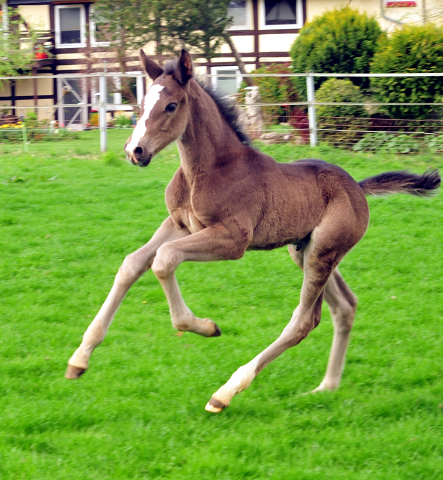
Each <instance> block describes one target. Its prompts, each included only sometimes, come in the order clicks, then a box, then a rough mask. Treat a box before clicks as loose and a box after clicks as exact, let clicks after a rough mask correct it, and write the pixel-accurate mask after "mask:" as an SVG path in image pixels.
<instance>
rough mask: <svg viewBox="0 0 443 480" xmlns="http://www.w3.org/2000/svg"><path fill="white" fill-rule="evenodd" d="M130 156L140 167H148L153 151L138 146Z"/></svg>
mask: <svg viewBox="0 0 443 480" xmlns="http://www.w3.org/2000/svg"><path fill="white" fill-rule="evenodd" d="M128 156H129V160H130V161H131V162H132V163H133V164H134V165H138V166H139V167H147V166H148V165H149V163H150V162H151V158H152V153H149V152H147V151H146V149H145V148H143V147H141V146H137V147H135V148H134V150H133V151H132V153H131V154H130V155H128Z"/></svg>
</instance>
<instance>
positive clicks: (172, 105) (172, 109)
mask: <svg viewBox="0 0 443 480" xmlns="http://www.w3.org/2000/svg"><path fill="white" fill-rule="evenodd" d="M176 109H177V104H176V103H170V104H169V105H168V106H167V107H166V108H165V112H168V113H174V112H175V111H176Z"/></svg>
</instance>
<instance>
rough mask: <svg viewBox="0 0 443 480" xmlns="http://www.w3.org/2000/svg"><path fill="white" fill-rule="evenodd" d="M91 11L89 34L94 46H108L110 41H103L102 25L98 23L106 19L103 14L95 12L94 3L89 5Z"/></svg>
mask: <svg viewBox="0 0 443 480" xmlns="http://www.w3.org/2000/svg"><path fill="white" fill-rule="evenodd" d="M89 12H90V17H89V34H90V37H91V45H92V46H93V47H108V46H109V45H110V42H106V41H103V40H102V39H101V38H100V35H99V32H100V27H99V26H98V25H97V23H100V22H103V20H104V19H103V18H102V17H101V16H99V15H97V13H95V11H94V6H93V5H91V6H90V7H89ZM102 33H103V32H102ZM98 39H99V40H98Z"/></svg>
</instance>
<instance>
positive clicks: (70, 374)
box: [65, 365, 86, 380]
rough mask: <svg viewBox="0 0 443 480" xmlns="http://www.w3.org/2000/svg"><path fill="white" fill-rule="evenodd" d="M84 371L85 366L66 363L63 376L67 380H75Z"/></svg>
mask: <svg viewBox="0 0 443 480" xmlns="http://www.w3.org/2000/svg"><path fill="white" fill-rule="evenodd" d="M85 372H86V368H80V367H74V366H73V365H68V368H67V369H66V373H65V377H66V378H69V380H75V379H76V378H79V377H81V376H82V375H83V374H84V373H85Z"/></svg>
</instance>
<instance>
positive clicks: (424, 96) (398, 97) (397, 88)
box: [371, 24, 443, 118]
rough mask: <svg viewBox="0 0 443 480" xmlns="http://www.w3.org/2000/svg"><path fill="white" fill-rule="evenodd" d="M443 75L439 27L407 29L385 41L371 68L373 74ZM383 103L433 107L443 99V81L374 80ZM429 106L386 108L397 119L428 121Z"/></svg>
mask: <svg viewBox="0 0 443 480" xmlns="http://www.w3.org/2000/svg"><path fill="white" fill-rule="evenodd" d="M409 72H410V73H426V72H429V73H432V72H443V29H442V28H441V27H436V26H435V25H432V24H428V25H421V26H404V27H403V28H401V29H398V30H396V31H395V32H394V33H392V35H391V36H390V37H389V38H385V39H384V40H383V41H382V42H381V44H380V49H379V51H378V52H377V53H376V54H375V56H374V59H373V62H372V64H371V73H409ZM371 88H372V90H373V92H374V94H375V96H376V98H377V100H378V101H379V102H383V103H388V102H394V103H407V102H411V103H432V102H441V101H442V97H443V78H442V77H422V78H420V77H416V78H414V77H405V78H393V77H383V78H378V77H375V78H372V79H371ZM432 110H433V109H432V107H429V106H408V105H407V106H386V107H383V108H382V111H384V112H386V113H387V114H388V115H389V116H390V117H393V118H426V117H428V116H429V115H430V113H433V112H432Z"/></svg>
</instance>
